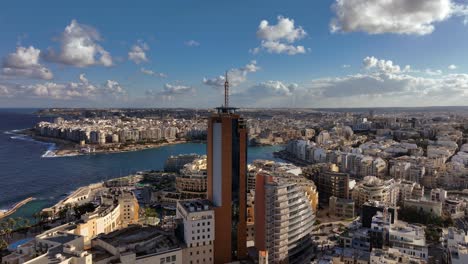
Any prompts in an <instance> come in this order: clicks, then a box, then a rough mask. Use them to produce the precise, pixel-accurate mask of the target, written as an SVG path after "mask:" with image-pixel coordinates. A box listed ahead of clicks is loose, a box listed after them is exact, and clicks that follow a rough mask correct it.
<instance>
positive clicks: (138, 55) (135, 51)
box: [128, 41, 149, 64]
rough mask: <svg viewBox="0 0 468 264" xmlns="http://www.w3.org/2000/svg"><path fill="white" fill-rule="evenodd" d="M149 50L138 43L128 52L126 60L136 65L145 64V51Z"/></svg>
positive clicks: (140, 42) (145, 45)
mask: <svg viewBox="0 0 468 264" xmlns="http://www.w3.org/2000/svg"><path fill="white" fill-rule="evenodd" d="M147 50H149V46H148V44H146V43H145V42H142V41H138V43H137V44H135V45H133V46H132V48H131V49H130V51H129V52H128V59H129V60H131V61H133V62H134V63H136V64H140V63H142V62H147V61H148V58H147V57H146V51H147Z"/></svg>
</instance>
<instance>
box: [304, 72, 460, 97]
mask: <svg viewBox="0 0 468 264" xmlns="http://www.w3.org/2000/svg"><path fill="white" fill-rule="evenodd" d="M310 89H311V91H313V92H314V93H315V95H316V96H319V97H325V98H330V97H331V98H339V97H343V98H346V97H348V98H351V97H363V96H373V97H374V98H375V97H380V96H385V97H386V98H392V99H393V100H396V101H395V102H398V100H397V98H399V96H410V97H413V98H414V99H415V100H416V99H418V98H425V100H426V101H427V102H430V101H431V99H433V97H437V96H442V97H444V99H446V97H451V96H456V97H460V96H464V97H465V96H468V75H467V74H450V75H446V76H442V77H440V78H424V77H416V76H411V75H407V74H392V73H374V74H356V75H350V76H345V77H339V78H323V79H317V80H314V81H312V84H311V86H310ZM376 100H378V99H376Z"/></svg>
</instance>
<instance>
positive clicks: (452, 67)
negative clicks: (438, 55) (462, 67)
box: [447, 64, 458, 70]
mask: <svg viewBox="0 0 468 264" xmlns="http://www.w3.org/2000/svg"><path fill="white" fill-rule="evenodd" d="M447 68H448V69H449V70H456V69H457V68H458V67H457V65H454V64H451V65H449V66H448V67H447Z"/></svg>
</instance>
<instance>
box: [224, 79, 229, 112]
mask: <svg viewBox="0 0 468 264" xmlns="http://www.w3.org/2000/svg"><path fill="white" fill-rule="evenodd" d="M224 79H225V81H224V107H226V108H228V107H229V80H228V72H227V71H226V75H225V77H224Z"/></svg>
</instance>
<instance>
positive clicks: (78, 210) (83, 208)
mask: <svg viewBox="0 0 468 264" xmlns="http://www.w3.org/2000/svg"><path fill="white" fill-rule="evenodd" d="M94 209H96V206H95V205H94V204H93V203H85V204H82V205H77V206H75V207H74V208H73V210H74V211H75V216H76V218H80V217H81V216H82V215H84V214H86V213H89V212H93V211H94Z"/></svg>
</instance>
